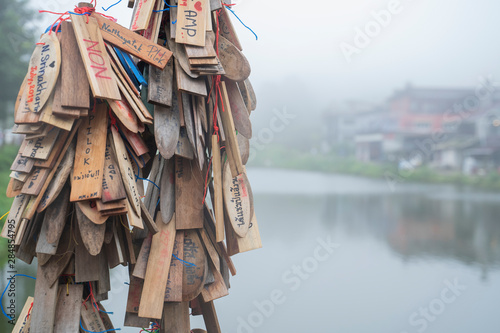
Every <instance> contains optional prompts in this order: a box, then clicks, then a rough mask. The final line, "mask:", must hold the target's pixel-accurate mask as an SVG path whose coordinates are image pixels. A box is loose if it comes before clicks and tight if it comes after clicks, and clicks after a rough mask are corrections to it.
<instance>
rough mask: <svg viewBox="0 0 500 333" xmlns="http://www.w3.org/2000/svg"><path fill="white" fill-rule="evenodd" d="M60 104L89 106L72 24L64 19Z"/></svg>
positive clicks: (87, 84)
mask: <svg viewBox="0 0 500 333" xmlns="http://www.w3.org/2000/svg"><path fill="white" fill-rule="evenodd" d="M61 53H62V64H61V83H62V94H61V96H62V97H61V104H62V105H63V106H67V107H74V108H82V109H88V108H90V86H89V80H88V78H87V73H86V71H85V65H84V64H83V60H82V57H81V56H80V52H79V51H78V42H77V41H76V37H75V32H74V30H73V25H72V24H71V23H70V22H68V21H64V22H62V24H61Z"/></svg>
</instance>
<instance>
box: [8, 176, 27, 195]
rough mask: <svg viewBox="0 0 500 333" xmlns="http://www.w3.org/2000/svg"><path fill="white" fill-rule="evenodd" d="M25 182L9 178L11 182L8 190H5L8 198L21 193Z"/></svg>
mask: <svg viewBox="0 0 500 333" xmlns="http://www.w3.org/2000/svg"><path fill="white" fill-rule="evenodd" d="M23 186H24V183H23V182H20V181H19V180H17V179H14V178H11V179H10V180H9V184H8V185H7V191H6V192H5V196H6V197H7V198H14V197H15V196H18V195H19V194H21V190H22V189H23Z"/></svg>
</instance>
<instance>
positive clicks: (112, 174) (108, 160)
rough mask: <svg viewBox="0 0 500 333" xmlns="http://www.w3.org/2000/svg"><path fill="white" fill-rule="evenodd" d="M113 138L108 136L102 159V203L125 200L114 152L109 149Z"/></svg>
mask: <svg viewBox="0 0 500 333" xmlns="http://www.w3.org/2000/svg"><path fill="white" fill-rule="evenodd" d="M112 140H113V138H112V136H111V134H110V135H108V139H107V141H106V153H105V158H104V173H103V177H102V197H101V199H102V202H103V203H108V202H113V201H119V200H122V199H126V198H127V193H126V192H125V188H124V186H123V180H122V175H121V173H120V167H119V166H118V163H117V162H116V156H115V152H114V151H113V148H112V147H111V145H112V142H113V141H112Z"/></svg>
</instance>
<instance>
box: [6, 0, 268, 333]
mask: <svg viewBox="0 0 500 333" xmlns="http://www.w3.org/2000/svg"><path fill="white" fill-rule="evenodd" d="M129 6H130V7H133V8H134V13H133V18H132V23H131V28H130V29H127V28H124V27H122V26H120V25H118V24H117V23H115V22H114V21H112V20H110V19H109V18H107V17H105V16H103V15H101V14H98V13H97V12H95V10H94V8H92V5H91V4H89V3H80V4H79V5H78V7H77V8H75V13H70V14H68V15H69V18H70V19H69V20H65V21H62V22H61V24H60V25H59V26H58V27H57V28H56V29H52V30H51V31H49V32H47V33H45V34H43V35H42V36H41V38H40V41H39V43H37V45H36V47H35V51H34V53H33V55H32V57H31V60H30V64H29V68H28V73H27V75H26V78H25V80H24V82H23V84H22V86H21V89H20V91H19V95H18V98H17V103H16V106H15V124H16V125H15V127H14V132H15V133H18V134H22V135H24V137H25V138H24V141H23V143H22V145H21V148H20V149H19V153H18V156H17V158H16V159H15V161H14V162H13V164H12V167H11V170H12V173H11V180H10V183H9V187H8V189H7V196H8V197H11V198H14V201H13V204H12V209H11V211H10V213H9V215H8V217H7V220H6V222H5V224H4V226H3V229H2V233H1V235H2V236H3V237H5V238H8V239H10V240H11V241H12V242H13V243H14V244H15V251H16V257H17V258H19V259H20V260H23V261H25V262H26V263H29V264H30V263H31V262H32V261H33V258H34V257H35V256H36V257H37V262H38V270H37V276H36V285H35V295H34V297H33V298H29V299H28V300H27V302H26V304H25V307H24V309H23V312H22V313H21V314H20V316H19V320H18V322H17V325H16V326H15V328H14V331H13V332H31V333H33V332H35V333H37V332H43V333H47V332H64V333H67V332H81V331H84V330H86V331H87V332H88V331H91V332H101V331H105V330H112V329H113V325H112V323H111V321H110V319H109V316H108V314H107V313H105V312H104V309H103V307H102V305H101V304H100V302H101V301H102V300H106V299H108V293H110V292H112V290H111V287H112V286H111V283H110V271H109V270H110V268H113V267H116V266H118V265H123V266H127V267H128V269H129V273H130V287H129V291H128V301H127V305H126V315H125V323H124V325H125V326H132V327H138V328H143V327H149V326H150V324H152V323H156V325H157V326H156V327H161V328H160V329H159V331H160V332H182V333H188V332H190V331H191V328H190V320H189V318H190V317H189V316H190V313H191V314H192V315H203V318H204V320H205V324H206V328H205V329H206V331H207V332H209V333H211V332H220V327H219V322H218V318H217V315H216V312H215V308H214V304H213V301H214V300H216V299H218V298H221V297H223V296H226V295H228V289H229V287H230V284H229V277H230V275H233V276H234V275H235V274H236V269H235V267H234V265H233V263H232V261H231V256H233V255H235V254H237V253H241V252H246V251H250V250H254V249H257V248H260V247H261V246H262V244H261V240H260V236H259V228H258V224H257V220H256V217H255V214H254V207H253V195H252V190H251V187H250V183H249V181H248V178H247V175H246V170H245V164H246V162H247V160H248V154H249V139H250V138H251V136H252V126H251V123H250V118H249V115H250V113H251V112H252V111H253V110H255V108H256V99H255V95H254V92H253V89H252V86H251V84H250V81H249V80H248V76H249V75H250V66H249V64H248V61H247V60H246V58H245V57H244V55H243V53H242V52H241V50H242V48H241V45H240V42H239V41H238V38H237V36H236V34H235V31H234V28H233V26H232V23H231V21H230V19H229V16H228V12H227V9H226V7H225V6H226V4H224V3H222V2H221V0H178V2H174V0H171V1H170V5H169V7H168V8H169V9H170V10H165V9H166V2H164V0H156V1H151V0H149V1H148V0H137V1H129ZM56 30H57V31H56ZM82 329H84V330H82ZM195 331H197V332H204V331H205V330H201V329H197V330H195Z"/></svg>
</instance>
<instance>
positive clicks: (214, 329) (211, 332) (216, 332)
mask: <svg viewBox="0 0 500 333" xmlns="http://www.w3.org/2000/svg"><path fill="white" fill-rule="evenodd" d="M198 301H199V302H200V305H201V310H202V312H203V320H204V321H205V327H206V328H207V333H221V329H220V325H219V319H218V318H217V312H216V311H215V306H214V302H213V301H210V302H204V301H203V299H202V298H201V297H198ZM193 333H196V332H194V331H193Z"/></svg>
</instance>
